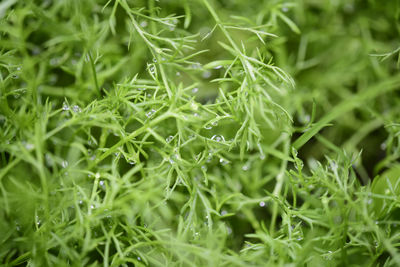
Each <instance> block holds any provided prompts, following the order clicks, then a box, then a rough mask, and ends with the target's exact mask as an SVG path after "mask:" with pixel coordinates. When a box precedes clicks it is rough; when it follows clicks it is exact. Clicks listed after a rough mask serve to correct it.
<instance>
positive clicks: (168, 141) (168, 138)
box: [165, 135, 174, 143]
mask: <svg viewBox="0 0 400 267" xmlns="http://www.w3.org/2000/svg"><path fill="white" fill-rule="evenodd" d="M173 139H174V137H173V136H172V135H170V136H168V137H167V138H166V139H165V141H166V142H167V143H170V142H171V141H172V140H173Z"/></svg>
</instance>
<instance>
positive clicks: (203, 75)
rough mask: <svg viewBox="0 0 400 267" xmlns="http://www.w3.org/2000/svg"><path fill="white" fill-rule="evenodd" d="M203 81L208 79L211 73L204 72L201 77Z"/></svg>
mask: <svg viewBox="0 0 400 267" xmlns="http://www.w3.org/2000/svg"><path fill="white" fill-rule="evenodd" d="M201 76H202V77H203V78H204V79H209V78H210V77H211V71H205V72H203V74H202V75H201Z"/></svg>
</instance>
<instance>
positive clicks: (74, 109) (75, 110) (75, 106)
mask: <svg viewBox="0 0 400 267" xmlns="http://www.w3.org/2000/svg"><path fill="white" fill-rule="evenodd" d="M72 111H73V112H75V113H81V112H82V110H81V108H80V107H79V106H78V105H73V106H72Z"/></svg>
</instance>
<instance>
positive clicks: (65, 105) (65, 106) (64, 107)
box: [62, 102, 69, 111]
mask: <svg viewBox="0 0 400 267" xmlns="http://www.w3.org/2000/svg"><path fill="white" fill-rule="evenodd" d="M62 109H63V110H64V111H67V110H69V106H68V104H67V103H66V102H64V103H63V107H62Z"/></svg>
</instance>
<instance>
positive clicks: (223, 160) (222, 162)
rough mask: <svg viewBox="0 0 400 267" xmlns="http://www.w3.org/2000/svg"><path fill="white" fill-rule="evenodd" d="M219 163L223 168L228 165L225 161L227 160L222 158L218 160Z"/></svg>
mask: <svg viewBox="0 0 400 267" xmlns="http://www.w3.org/2000/svg"><path fill="white" fill-rule="evenodd" d="M219 163H221V165H223V166H225V165H227V164H229V161H227V160H225V159H223V158H220V159H219Z"/></svg>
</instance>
